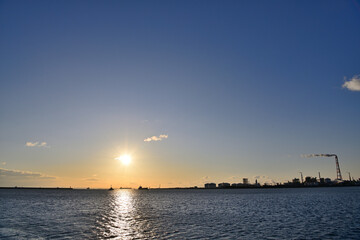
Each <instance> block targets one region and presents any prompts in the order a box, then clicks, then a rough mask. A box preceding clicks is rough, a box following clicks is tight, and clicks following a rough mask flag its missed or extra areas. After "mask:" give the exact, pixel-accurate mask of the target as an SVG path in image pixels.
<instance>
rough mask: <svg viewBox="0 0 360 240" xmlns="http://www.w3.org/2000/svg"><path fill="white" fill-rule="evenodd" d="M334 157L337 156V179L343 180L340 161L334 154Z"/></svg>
mask: <svg viewBox="0 0 360 240" xmlns="http://www.w3.org/2000/svg"><path fill="white" fill-rule="evenodd" d="M334 156H335V163H336V179H337V180H342V176H341V171H340V166H339V159H338V157H337V155H335V154H334Z"/></svg>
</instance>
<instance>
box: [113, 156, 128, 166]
mask: <svg viewBox="0 0 360 240" xmlns="http://www.w3.org/2000/svg"><path fill="white" fill-rule="evenodd" d="M116 159H117V160H119V161H121V163H122V164H124V165H129V164H130V163H131V156H130V155H121V156H120V157H117V158H116Z"/></svg>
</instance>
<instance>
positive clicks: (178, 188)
mask: <svg viewBox="0 0 360 240" xmlns="http://www.w3.org/2000/svg"><path fill="white" fill-rule="evenodd" d="M359 186H360V185H327V186H284V185H275V186H270V185H267V186H258V187H255V186H247V187H224V188H219V187H217V188H204V187H197V188H195V187H173V188H149V189H146V190H222V189H269V188H270V189H271V188H332V187H359ZM0 189H13V190H16V189H22V190H108V189H106V188H91V189H87V188H70V187H69V188H64V187H0ZM122 189H128V190H129V189H130V190H138V191H144V190H141V189H140V190H139V189H137V188H115V189H114V190H122Z"/></svg>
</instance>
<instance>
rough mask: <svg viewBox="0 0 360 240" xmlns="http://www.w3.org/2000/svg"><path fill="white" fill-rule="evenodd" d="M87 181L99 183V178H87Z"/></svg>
mask: <svg viewBox="0 0 360 240" xmlns="http://www.w3.org/2000/svg"><path fill="white" fill-rule="evenodd" d="M85 181H87V182H98V181H99V179H97V178H86V179H85Z"/></svg>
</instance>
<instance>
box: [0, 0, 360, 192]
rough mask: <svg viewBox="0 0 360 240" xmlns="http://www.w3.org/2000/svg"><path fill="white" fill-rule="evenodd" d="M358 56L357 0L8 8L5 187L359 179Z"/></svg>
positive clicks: (3, 10)
mask: <svg viewBox="0 0 360 240" xmlns="http://www.w3.org/2000/svg"><path fill="white" fill-rule="evenodd" d="M359 43H360V2H359V1H358V0H347V1H346V0H345V1H331V0H326V1H325V0H323V1H321V0H317V1H285V0H284V1H280V0H274V1H265V0H262V1H260V0H255V1H231V0H228V1H220V0H219V1H214V0H209V1H208V0H206V1H205V0H204V1H201V0H195V1H187V0H183V1H178V0H173V1H165V0H153V1H137V0H136V1H125V0H124V1H111V0H109V1H81V0H77V1H69V0H65V1H55V0H46V1H40V0H39V1H34V0H30V1H21V0H19V1H10V0H7V1H3V0H1V1H0V186H49V187H51V186H59V187H68V186H72V187H79V188H82V187H91V188H107V187H109V186H110V185H112V186H113V187H138V186H140V185H142V186H147V187H159V186H161V187H189V186H203V184H204V183H205V182H215V183H219V182H230V183H234V182H242V178H249V181H250V182H252V183H253V182H254V181H255V179H257V180H258V181H259V182H261V183H265V182H267V183H275V182H284V181H288V180H291V179H292V178H294V177H297V178H299V177H300V174H299V172H303V174H304V176H318V172H321V176H322V177H329V178H332V179H334V178H336V170H335V160H334V158H333V157H316V158H306V157H303V156H304V154H332V153H333V154H337V155H338V156H339V162H340V168H341V171H342V175H343V178H345V179H347V178H348V172H350V173H351V176H353V177H354V178H356V179H357V178H360V161H359V160H360V147H359V146H360V125H359V123H360V44H359ZM124 154H128V155H130V156H131V158H132V161H131V163H130V164H129V165H124V164H122V163H121V161H119V160H118V159H117V158H118V157H119V156H121V155H124Z"/></svg>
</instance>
